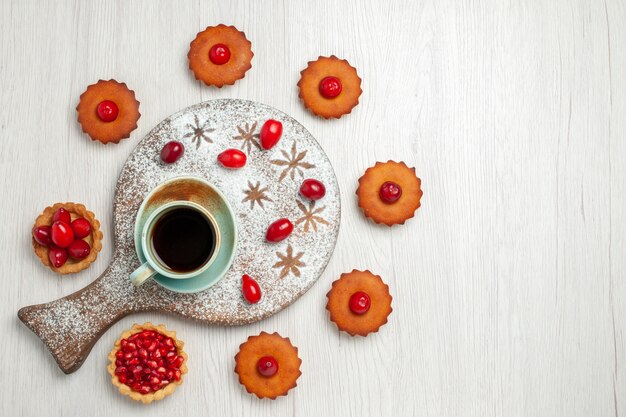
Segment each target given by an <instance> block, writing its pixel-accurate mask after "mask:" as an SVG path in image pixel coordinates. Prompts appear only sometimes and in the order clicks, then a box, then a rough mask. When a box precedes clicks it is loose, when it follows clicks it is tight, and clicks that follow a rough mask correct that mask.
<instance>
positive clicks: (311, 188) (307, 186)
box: [300, 178, 326, 200]
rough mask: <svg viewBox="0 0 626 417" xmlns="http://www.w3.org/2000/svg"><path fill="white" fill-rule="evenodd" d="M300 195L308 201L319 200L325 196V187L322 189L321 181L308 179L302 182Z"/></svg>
mask: <svg viewBox="0 0 626 417" xmlns="http://www.w3.org/2000/svg"><path fill="white" fill-rule="evenodd" d="M300 195H302V197H304V198H308V199H309V200H319V199H320V198H322V197H324V196H325V195H326V187H324V184H322V182H321V181H318V180H315V179H313V178H309V179H307V180H304V181H302V185H301V186H300Z"/></svg>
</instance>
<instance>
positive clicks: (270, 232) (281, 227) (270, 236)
mask: <svg viewBox="0 0 626 417" xmlns="http://www.w3.org/2000/svg"><path fill="white" fill-rule="evenodd" d="M291 232H293V224H292V223H291V222H290V221H289V219H284V218H283V219H278V220H276V221H275V222H274V223H272V224H270V227H268V228H267V233H265V239H266V240H267V241H268V242H280V241H281V240H284V239H286V238H287V236H289V235H290V234H291Z"/></svg>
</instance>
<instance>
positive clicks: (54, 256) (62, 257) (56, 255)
mask: <svg viewBox="0 0 626 417" xmlns="http://www.w3.org/2000/svg"><path fill="white" fill-rule="evenodd" d="M48 259H50V262H51V263H52V266H54V267H55V268H60V267H62V266H63V264H65V262H66V261H67V251H66V250H65V249H64V248H59V247H58V246H52V247H51V248H50V250H48Z"/></svg>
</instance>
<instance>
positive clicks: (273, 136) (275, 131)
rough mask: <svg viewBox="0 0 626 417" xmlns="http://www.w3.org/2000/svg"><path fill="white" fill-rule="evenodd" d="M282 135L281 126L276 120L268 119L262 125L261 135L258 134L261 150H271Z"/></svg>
mask: <svg viewBox="0 0 626 417" xmlns="http://www.w3.org/2000/svg"><path fill="white" fill-rule="evenodd" d="M282 134H283V124H282V123H281V122H279V121H278V120H273V119H269V120H268V121H267V122H265V123H264V124H263V127H262V128H261V133H259V138H260V139H261V148H263V149H266V150H267V149H271V148H273V147H274V146H275V145H276V144H277V143H278V141H279V140H280V136H281V135H282Z"/></svg>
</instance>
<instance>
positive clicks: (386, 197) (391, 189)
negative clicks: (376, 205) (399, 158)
mask: <svg viewBox="0 0 626 417" xmlns="http://www.w3.org/2000/svg"><path fill="white" fill-rule="evenodd" d="M379 195H380V199H381V200H383V201H384V202H385V203H388V204H393V203H395V202H396V201H398V199H399V198H400V196H402V188H401V187H400V185H398V184H396V183H395V182H393V181H387V182H386V183H384V184H383V185H381V186H380V191H379Z"/></svg>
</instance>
